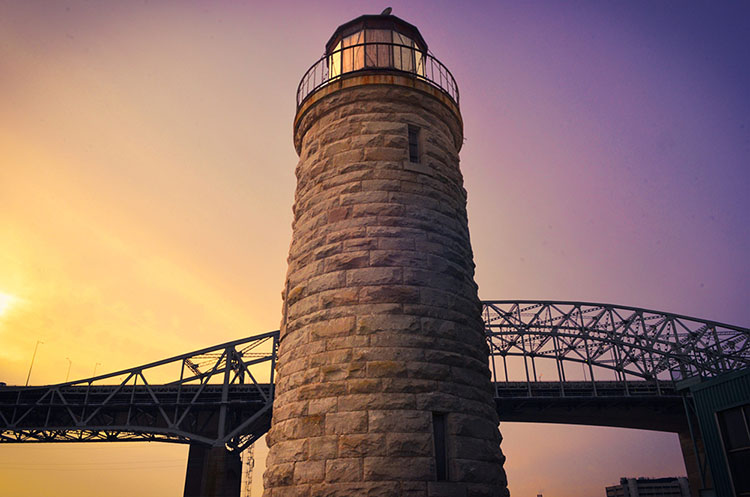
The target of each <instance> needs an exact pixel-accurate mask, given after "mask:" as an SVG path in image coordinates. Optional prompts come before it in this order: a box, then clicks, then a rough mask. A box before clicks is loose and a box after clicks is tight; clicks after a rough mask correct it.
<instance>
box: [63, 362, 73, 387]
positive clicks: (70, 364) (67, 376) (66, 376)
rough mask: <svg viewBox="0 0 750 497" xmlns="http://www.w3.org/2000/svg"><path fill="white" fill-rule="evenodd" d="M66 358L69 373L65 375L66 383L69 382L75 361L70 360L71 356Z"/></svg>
mask: <svg viewBox="0 0 750 497" xmlns="http://www.w3.org/2000/svg"><path fill="white" fill-rule="evenodd" d="M65 360H67V361H68V373H67V374H66V375H65V383H67V382H68V378H70V367H71V366H72V365H73V361H71V360H70V357H66V358H65Z"/></svg>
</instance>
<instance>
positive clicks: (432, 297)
mask: <svg viewBox="0 0 750 497" xmlns="http://www.w3.org/2000/svg"><path fill="white" fill-rule="evenodd" d="M462 142H463V125H462V121H461V113H460V111H459V98H458V88H457V86H456V83H455V81H454V79H453V76H452V75H451V73H450V72H449V71H448V69H447V68H446V67H445V66H443V64H441V63H440V62H439V61H438V60H437V59H435V58H434V57H433V56H432V55H431V54H430V53H429V52H428V50H427V43H426V42H425V40H424V39H423V38H422V36H421V35H420V33H419V31H418V30H417V28H416V27H414V26H412V25H411V24H409V23H407V22H405V21H403V20H401V19H399V18H398V17H394V16H391V15H388V14H387V13H384V14H381V15H365V16H362V17H359V18H357V19H354V20H352V21H350V22H347V23H346V24H343V25H342V26H340V27H339V28H338V29H336V31H335V32H334V33H333V36H332V37H331V39H330V40H329V41H328V43H327V44H326V47H325V55H324V56H323V58H321V59H320V60H319V61H318V62H317V63H315V64H314V65H313V66H312V67H311V68H310V70H309V71H308V72H307V73H306V74H305V76H304V77H303V79H302V82H301V83H300V86H299V90H298V93H297V114H296V116H295V119H294V145H295V147H296V149H297V152H298V154H299V156H300V161H299V164H298V165H297V169H296V174H297V191H296V194H295V203H294V223H293V239H292V244H291V248H290V250H289V270H288V273H287V280H286V285H285V289H284V307H283V320H282V323H281V342H280V346H279V355H278V381H277V387H276V398H275V401H274V412H273V423H272V427H271V431H270V432H269V433H268V437H267V440H268V445H269V447H270V452H269V456H268V462H267V470H266V473H265V487H266V491H265V495H266V496H267V497H281V496H284V497H287V496H305V497H313V496H326V497H352V496H364V495H366V496H370V497H380V496H411V497H427V496H436V497H437V496H445V497H448V496H450V497H454V496H456V497H458V496H462V497H470V496H502V497H504V496H506V495H507V488H506V480H505V473H504V471H503V461H504V457H503V455H502V453H501V451H500V434H499V432H498V419H497V414H496V412H495V407H494V402H493V396H492V391H491V384H490V379H489V378H490V377H489V370H488V361H487V346H486V343H485V340H484V334H483V324H482V321H481V319H480V304H479V300H478V297H477V286H476V284H475V283H474V279H473V275H474V263H473V260H472V252H471V245H470V243H469V231H468V226H467V219H466V192H465V190H464V189H463V186H462V183H463V180H462V176H461V171H460V170H459V166H458V152H459V150H460V148H461V144H462Z"/></svg>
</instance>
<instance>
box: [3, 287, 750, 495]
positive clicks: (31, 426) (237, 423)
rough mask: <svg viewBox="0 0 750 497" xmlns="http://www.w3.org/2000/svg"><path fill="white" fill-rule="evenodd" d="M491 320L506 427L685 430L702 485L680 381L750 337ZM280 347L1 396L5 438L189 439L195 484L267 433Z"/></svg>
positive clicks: (536, 315)
mask: <svg viewBox="0 0 750 497" xmlns="http://www.w3.org/2000/svg"><path fill="white" fill-rule="evenodd" d="M483 319H484V323H485V330H486V335H487V344H488V346H489V352H490V359H489V363H490V370H491V373H492V378H493V383H494V388H495V401H496V405H497V410H498V413H499V415H500V419H501V420H503V421H526V422H552V423H569V424H590V425H605V426H620V427H628V428H640V429H651V430H661V431H671V432H676V433H678V434H679V435H680V442H681V445H682V449H683V455H684V457H685V463H686V466H687V467H688V473H689V476H690V477H691V480H692V481H691V486H692V484H693V483H695V484H696V485H697V484H698V483H696V482H697V479H698V477H700V478H701V479H703V480H704V481H703V484H705V475H704V469H705V460H702V456H701V452H702V450H701V446H700V445H701V441H700V437H697V436H696V434H695V433H693V432H694V430H693V427H692V424H691V422H690V418H691V407H690V402H689V399H688V398H687V397H686V394H684V393H679V392H678V391H677V390H676V388H675V382H676V381H678V380H682V379H685V378H688V377H692V376H703V377H710V376H717V375H720V374H722V373H726V372H730V371H734V370H737V369H743V368H748V367H750V329H747V328H742V327H739V326H732V325H728V324H722V323H718V322H714V321H708V320H704V319H697V318H691V317H687V316H681V315H677V314H670V313H664V312H658V311H652V310H647V309H639V308H634V307H626V306H618V305H609V304H597V303H586V302H555V301H506V300H503V301H486V302H484V303H483ZM278 340H279V335H278V331H272V332H268V333H264V334H260V335H255V336H251V337H248V338H243V339H240V340H235V341H232V342H227V343H223V344H220V345H216V346H213V347H209V348H205V349H201V350H197V351H194V352H190V353H187V354H182V355H179V356H175V357H172V358H169V359H164V360H161V361H157V362H153V363H150V364H145V365H142V366H137V367H134V368H131V369H127V370H123V371H118V372H115V373H110V374H105V375H100V376H96V377H93V378H86V379H83V380H76V381H71V382H67V383H62V384H58V385H48V386H32V387H0V443H30V442H123V441H159V442H173V443H187V444H191V456H190V458H189V462H188V476H187V479H188V480H190V479H191V464H192V463H191V461H192V460H200V461H199V463H196V464H203V462H202V461H203V459H204V456H205V454H203V455H201V456H200V457H195V458H194V457H193V449H194V448H195V449H196V451H198V450H199V448H203V450H204V451H205V450H208V449H207V448H210V447H213V449H210V450H215V449H220V450H221V451H223V452H226V451H229V453H239V452H240V451H242V450H244V449H245V448H247V447H248V446H249V445H251V444H252V443H253V442H254V441H255V440H257V439H258V437H260V436H261V435H263V434H264V433H266V431H267V430H268V429H269V427H270V422H271V411H272V406H273V394H274V391H273V375H274V366H275V361H276V352H277V349H278ZM691 435H692V436H691ZM196 471H198V470H196ZM192 478H195V477H194V476H193V477H192ZM704 486H705V485H704ZM696 488H697V487H696ZM188 494H189V492H188V490H187V486H186V495H188ZM696 495H697V494H696Z"/></svg>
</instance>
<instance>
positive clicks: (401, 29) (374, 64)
mask: <svg viewBox="0 0 750 497" xmlns="http://www.w3.org/2000/svg"><path fill="white" fill-rule="evenodd" d="M426 55H427V43H425V41H424V38H422V35H421V34H419V30H418V29H417V28H416V27H415V26H413V25H411V24H409V23H408V22H406V21H404V20H402V19H399V18H398V17H395V16H392V15H388V14H381V15H364V16H361V17H358V18H356V19H354V20H352V21H349V22H347V23H346V24H342V25H341V26H339V27H338V29H336V31H335V32H334V33H333V36H331V39H330V40H328V43H326V60H327V62H328V77H329V78H336V77H339V76H341V75H342V74H345V73H349V72H354V71H360V70H363V69H392V70H396V71H404V72H410V73H414V74H416V75H419V76H424V75H425V56H426Z"/></svg>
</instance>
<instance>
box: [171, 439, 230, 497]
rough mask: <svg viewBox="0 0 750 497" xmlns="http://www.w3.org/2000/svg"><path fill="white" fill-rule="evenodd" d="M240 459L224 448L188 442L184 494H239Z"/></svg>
mask: <svg viewBox="0 0 750 497" xmlns="http://www.w3.org/2000/svg"><path fill="white" fill-rule="evenodd" d="M241 479H242V461H241V460H240V456H239V454H237V453H233V452H229V451H228V450H226V449H225V448H224V447H209V446H206V445H200V444H190V452H189V453H188V463H187V471H186V473H185V493H184V494H183V495H184V497H239V495H240V481H241Z"/></svg>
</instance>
